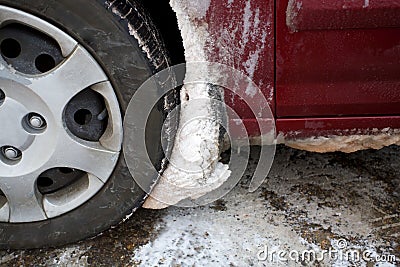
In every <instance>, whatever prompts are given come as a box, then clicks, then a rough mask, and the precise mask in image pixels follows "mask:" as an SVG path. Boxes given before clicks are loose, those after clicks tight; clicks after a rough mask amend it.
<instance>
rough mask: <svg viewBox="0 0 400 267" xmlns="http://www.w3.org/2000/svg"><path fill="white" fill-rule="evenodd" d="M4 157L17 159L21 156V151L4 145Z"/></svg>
mask: <svg viewBox="0 0 400 267" xmlns="http://www.w3.org/2000/svg"><path fill="white" fill-rule="evenodd" d="M3 154H4V157H6V158H7V159H9V160H18V159H19V158H20V157H21V151H19V150H18V149H17V148H15V147H6V148H4V150H3Z"/></svg>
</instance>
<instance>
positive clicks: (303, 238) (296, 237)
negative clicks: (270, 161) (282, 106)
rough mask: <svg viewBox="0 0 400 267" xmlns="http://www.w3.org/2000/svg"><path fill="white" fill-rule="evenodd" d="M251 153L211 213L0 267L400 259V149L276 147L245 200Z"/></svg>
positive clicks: (159, 217) (10, 259) (18, 257)
mask: <svg viewBox="0 0 400 267" xmlns="http://www.w3.org/2000/svg"><path fill="white" fill-rule="evenodd" d="M257 151H258V150H257V149H254V151H253V152H252V162H251V165H250V167H249V169H248V171H247V173H246V174H245V175H244V177H243V178H242V180H241V181H240V182H239V184H238V186H237V187H236V188H235V189H234V190H233V191H232V192H231V193H229V194H228V195H227V196H225V197H224V198H223V199H222V200H219V201H217V202H215V203H212V204H210V205H209V206H206V207H199V208H191V209H184V208H169V209H167V210H163V211H149V210H140V211H139V212H138V213H137V214H136V215H135V216H133V217H132V218H131V219H130V220H129V221H127V222H126V223H124V224H123V225H121V226H119V227H118V228H116V229H113V230H110V231H108V232H107V233H104V234H103V235H102V236H100V237H97V238H95V239H93V240H88V241H85V242H82V243H80V244H75V245H71V246H67V247H64V248H58V249H47V250H34V251H0V264H1V265H8V266H11V265H14V266H15V265H17V266H18V265H48V266H52V265H54V266H55V265H57V266H60V265H61V266H84V265H94V266H99V265H106V266H111V265H120V266H125V265H130V266H160V265H161V266H299V265H301V262H296V260H295V258H296V257H295V256H296V254H295V253H296V252H298V253H299V255H300V256H299V257H297V258H296V259H297V261H302V259H303V258H302V257H301V255H302V253H303V252H304V251H307V250H308V251H315V252H316V253H319V254H316V255H317V256H319V255H321V253H322V251H323V250H327V251H331V252H332V251H333V254H331V255H332V257H331V258H329V257H328V256H326V254H325V257H324V259H322V257H319V258H320V260H319V261H314V262H313V263H310V262H307V261H304V262H302V265H303V266H304V265H305V266H307V265H309V266H368V267H369V266H396V263H387V262H381V263H373V262H366V261H363V260H357V259H356V260H354V255H355V254H353V257H352V256H351V254H350V256H349V257H346V255H347V252H353V253H355V252H357V253H358V254H359V255H361V257H362V253H364V254H365V259H367V260H368V259H371V260H372V259H373V258H375V257H376V256H385V257H386V259H389V260H391V259H392V258H391V255H394V256H396V257H397V259H398V260H399V258H400V246H399V244H398V243H399V242H400V168H399V167H400V161H399V159H400V148H398V147H389V148H385V149H383V150H380V151H362V152H357V153H353V154H343V153H331V154H315V153H308V152H303V151H298V150H293V149H289V148H286V147H278V150H277V155H276V159H275V162H274V166H273V168H272V171H271V173H270V175H269V177H268V179H267V180H266V181H265V183H264V184H263V186H262V188H260V189H259V190H258V191H256V192H255V193H248V191H247V185H248V183H249V177H250V175H249V174H250V173H251V171H252V170H253V169H254V166H255V163H256V161H257V160H256V158H257ZM340 248H343V249H340ZM266 250H268V254H266V253H265V252H266ZM280 250H281V252H282V253H283V254H280V255H281V258H282V259H281V260H282V261H281V262H278V261H279V259H278V257H277V255H278V251H280ZM335 251H336V252H337V254H334V252H335ZM339 252H342V256H338V255H339ZM273 253H275V254H273ZM266 255H268V256H269V257H267V259H265V256H266ZM271 255H273V256H271ZM289 255H291V257H290V256H289ZM291 258H293V260H292V259H291ZM285 259H286V260H288V261H287V262H285V261H284V260H285ZM272 262H273V263H272ZM397 264H399V262H397Z"/></svg>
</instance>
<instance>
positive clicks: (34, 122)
mask: <svg viewBox="0 0 400 267" xmlns="http://www.w3.org/2000/svg"><path fill="white" fill-rule="evenodd" d="M29 125H30V126H31V127H32V128H34V129H41V128H42V127H43V126H44V125H45V121H44V119H43V118H42V117H41V116H38V115H33V116H31V118H30V119H29Z"/></svg>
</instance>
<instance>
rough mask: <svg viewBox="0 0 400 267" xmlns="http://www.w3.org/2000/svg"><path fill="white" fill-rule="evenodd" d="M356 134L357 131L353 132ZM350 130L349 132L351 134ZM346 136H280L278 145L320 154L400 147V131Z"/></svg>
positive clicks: (376, 130)
mask: <svg viewBox="0 0 400 267" xmlns="http://www.w3.org/2000/svg"><path fill="white" fill-rule="evenodd" d="M351 131H352V132H356V130H355V129H354V130H351ZM351 131H350V130H348V131H347V132H351ZM342 134H345V135H330V136H316V137H310V138H305V139H288V138H286V139H285V137H284V136H283V135H282V134H280V135H279V136H278V138H277V139H278V140H277V143H279V144H285V145H287V146H289V147H292V148H296V149H301V150H306V151H311V152H319V153H327V152H335V151H340V152H346V153H351V152H355V151H358V150H365V149H381V148H383V147H385V146H390V145H400V133H399V130H393V129H389V128H386V129H382V130H378V129H372V130H371V134H369V135H365V134H361V133H360V134H346V131H343V132H342Z"/></svg>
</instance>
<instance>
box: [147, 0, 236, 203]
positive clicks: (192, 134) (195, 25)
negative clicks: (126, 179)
mask: <svg viewBox="0 0 400 267" xmlns="http://www.w3.org/2000/svg"><path fill="white" fill-rule="evenodd" d="M170 5H171V7H172V9H173V10H174V11H175V13H176V16H177V20H178V26H179V29H180V31H181V35H182V39H183V46H184V49H185V59H186V62H196V61H200V62H206V61H207V59H208V58H207V55H206V52H205V46H206V42H207V39H208V36H209V33H208V31H207V24H206V23H205V22H204V21H201V20H199V19H201V18H203V17H204V16H205V15H206V12H207V10H208V8H209V5H210V1H202V2H201V3H200V2H194V1H189V0H171V2H170ZM191 71H194V72H195V75H197V74H198V73H197V71H198V70H190V69H188V70H187V74H186V75H191ZM208 76H209V75H208V74H207V70H206V71H205V72H204V73H203V76H202V77H206V78H207V77H208ZM185 80H190V77H186V79H185ZM209 90H210V87H209V85H208V84H206V83H199V84H185V85H184V86H183V88H182V89H181V110H180V126H179V128H178V131H177V136H176V140H175V146H174V149H173V150H172V155H171V158H170V164H169V166H168V167H167V169H166V170H165V171H164V173H163V175H162V177H161V179H160V181H159V182H158V184H157V185H156V186H155V187H154V189H153V191H152V192H151V195H150V197H149V198H148V199H147V200H146V202H145V204H144V207H146V208H153V209H159V208H165V207H167V206H169V205H173V204H176V203H178V202H179V201H181V200H184V199H188V198H192V199H196V198H198V197H201V196H203V195H205V194H206V193H208V192H210V191H212V190H213V189H215V188H218V187H219V186H220V185H222V184H223V183H224V182H225V181H226V180H227V179H228V177H229V175H230V171H229V170H228V166H227V165H224V164H222V163H220V162H218V161H219V135H220V132H219V127H220V125H219V124H218V123H217V121H216V120H215V118H216V116H217V115H216V113H217V112H218V111H216V110H214V107H212V104H211V98H212V97H211V96H210V94H209ZM221 93H222V92H221ZM196 100H197V101H196ZM198 118H209V119H198ZM193 122H195V123H193ZM187 155H193V157H194V159H192V160H190V159H188V158H185V156H187ZM193 171H196V172H193Z"/></svg>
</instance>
